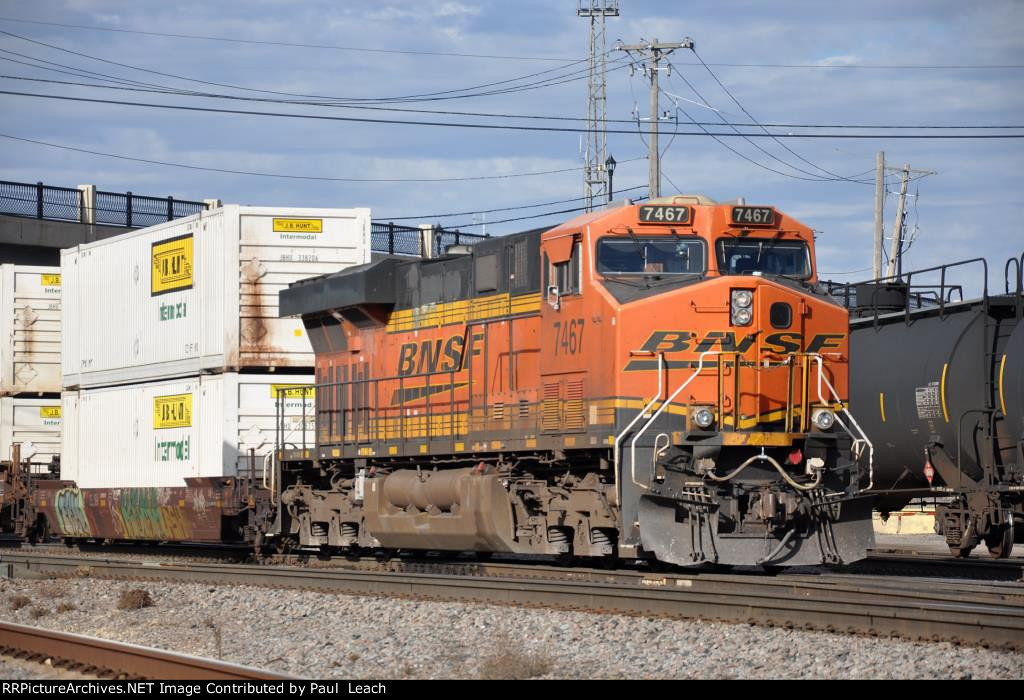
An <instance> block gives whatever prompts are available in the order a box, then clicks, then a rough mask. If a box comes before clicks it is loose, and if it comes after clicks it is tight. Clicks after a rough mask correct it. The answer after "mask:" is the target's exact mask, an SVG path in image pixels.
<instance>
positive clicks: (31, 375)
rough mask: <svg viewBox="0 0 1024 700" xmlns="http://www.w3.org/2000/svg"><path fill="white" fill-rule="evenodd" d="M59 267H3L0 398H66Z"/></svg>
mask: <svg viewBox="0 0 1024 700" xmlns="http://www.w3.org/2000/svg"><path fill="white" fill-rule="evenodd" d="M60 298H61V277H60V268H59V267H37V266H29V265H0V395H4V396H10V395H14V394H50V393H60V389H61V374H60V373H61V362H60V346H61V333H60V325H61V318H60Z"/></svg>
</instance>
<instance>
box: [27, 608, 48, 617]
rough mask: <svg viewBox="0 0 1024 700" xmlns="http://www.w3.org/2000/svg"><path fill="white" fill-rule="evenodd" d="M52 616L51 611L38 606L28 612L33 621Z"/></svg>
mask: <svg viewBox="0 0 1024 700" xmlns="http://www.w3.org/2000/svg"><path fill="white" fill-rule="evenodd" d="M49 614H50V611H49V610H47V609H46V608H44V607H41V606H38V605H37V606H36V607H34V608H32V609H31V610H29V611H28V616H29V617H30V618H32V619H33V620H38V619H39V618H41V617H46V616H47V615H49Z"/></svg>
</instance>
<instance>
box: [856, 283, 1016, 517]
mask: <svg viewBox="0 0 1024 700" xmlns="http://www.w3.org/2000/svg"><path fill="white" fill-rule="evenodd" d="M1016 304H1017V302H1016V301H1015V299H1014V298H1013V297H1012V296H1007V297H989V299H988V300H987V303H986V302H985V301H983V300H977V301H967V302H961V303H957V304H948V305H946V306H945V307H944V308H941V309H940V308H938V307H937V306H936V307H930V308H924V309H918V310H915V311H912V312H910V314H909V316H908V315H906V314H904V312H903V311H900V312H897V313H889V314H881V315H877V316H876V315H873V314H872V315H870V316H866V317H864V318H859V319H857V318H855V319H853V320H851V331H850V358H851V360H850V405H851V412H852V413H853V414H854V415H855V416H857V419H858V420H859V421H860V423H861V427H862V428H863V429H864V431H865V432H866V433H867V435H868V437H869V438H870V439H871V441H872V442H873V443H874V448H875V458H874V464H875V467H874V489H875V490H881V491H884V490H892V491H897V490H898V491H900V492H903V493H896V494H890V495H886V496H884V497H882V498H881V499H880V500H879V501H877V502H876V506H875V507H876V509H878V510H881V511H889V510H894V509H897V508H900V507H902V506H903V505H904V504H905V503H906V502H908V501H909V500H910V499H911V498H912V497H913V495H914V494H911V493H909V491H910V490H913V489H928V488H929V482H928V478H927V475H926V471H929V470H928V469H927V468H928V466H930V467H931V469H933V470H934V472H933V482H934V485H936V486H943V485H944V486H950V487H953V488H956V487H957V486H958V483H961V482H962V480H963V478H964V477H966V478H967V479H968V480H977V479H980V478H981V477H982V474H983V464H984V460H985V459H987V457H986V451H985V446H984V445H983V444H982V436H983V433H984V430H983V429H984V427H985V422H986V421H989V420H992V419H993V416H996V417H998V416H999V415H1000V414H998V413H994V411H995V410H996V409H1000V410H1003V409H1002V405H1004V404H1005V412H1006V415H1007V419H1006V420H1005V421H1003V422H1002V425H1000V426H998V428H997V430H998V432H999V433H1000V434H1001V435H1003V436H1006V437H1010V436H1009V435H1007V432H1008V431H1010V432H1012V433H1013V435H1014V436H1015V437H1016V439H1018V440H1019V439H1020V433H1021V431H1022V429H1024V415H1022V414H1024V397H1022V384H1024V331H1022V328H1024V324H1022V323H1020V322H1019V321H1018V320H1017V318H1016V308H1017V307H1016ZM1004 358H1005V359H1004ZM989 454H990V453H989ZM918 495H919V494H918Z"/></svg>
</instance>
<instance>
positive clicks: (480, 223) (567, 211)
mask: <svg viewBox="0 0 1024 700" xmlns="http://www.w3.org/2000/svg"><path fill="white" fill-rule="evenodd" d="M633 189H636V188H633ZM645 199H647V197H637V198H636V199H634V200H633V201H634V202H642V201H643V200H645ZM586 209H587V208H586V207H575V208H573V209H560V210H559V211H548V212H544V213H543V214H533V215H531V216H517V217H515V218H513V219H499V220H498V221H474V222H470V223H464V224H449V225H448V227H447V228H453V229H462V228H472V227H474V226H492V225H494V224H507V223H509V222H510V221H526V220H527V219H541V218H544V217H545V216H554V215H556V214H572V213H574V212H580V211H586ZM474 213H476V212H474Z"/></svg>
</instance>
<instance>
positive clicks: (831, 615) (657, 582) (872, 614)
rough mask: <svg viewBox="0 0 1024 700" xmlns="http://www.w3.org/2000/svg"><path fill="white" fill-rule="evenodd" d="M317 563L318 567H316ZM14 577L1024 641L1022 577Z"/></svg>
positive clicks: (562, 570) (91, 570)
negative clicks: (253, 589) (177, 584)
mask: <svg viewBox="0 0 1024 700" xmlns="http://www.w3.org/2000/svg"><path fill="white" fill-rule="evenodd" d="M317 566H319V568H314V567H317ZM0 573H2V575H5V576H9V577H41V578H50V577H61V576H83V575H87V576H91V577H96V578H109V579H118V580H135V581H177V582H190V583H204V584H218V585H252V586H270V587H280V588H293V589H300V590H310V591H320V592H329V593H341V594H350V595H379V596H391V597H402V598H412V599H428V600H449V601H464V602H471V603H487V604H499V605H513V606H527V607H530V606H532V607H549V608H558V609H571V610H585V611H593V612H605V613H620V614H623V613H624V614H634V615H644V616H655V617H656V616H665V617H672V618H699V619H710V620H719V621H723V622H733V623H748V624H759V625H769V626H783V627H795V628H802V629H813V630H825V631H830V632H839V633H851V634H868V635H875V636H883V637H889V636H892V637H903V638H908V639H914V640H929V641H952V642H958V643H963V644H974V645H982V646H987V647H993V648H1001V649H1013V650H1018V651H1020V650H1024V585H1022V584H1020V583H1006V582H991V581H985V582H978V581H958V580H949V579H939V578H931V577H923V578H922V577H914V578H910V577H902V576H900V577H894V576H878V575H864V574H857V573H845V572H841V571H840V572H835V573H831V572H827V573H812V574H808V573H785V574H780V575H778V576H764V575H753V574H732V573H729V574H723V573H716V572H694V573H690V572H679V571H673V572H671V573H650V572H641V571H635V570H616V571H606V570H601V569H584V568H566V567H557V566H547V565H539V564H536V563H532V564H530V563H518V562H476V561H472V562H464V561H454V562H453V561H447V562H437V563H434V562H430V561H429V560H422V559H421V560H416V561H403V560H391V561H388V562H383V563H382V562H377V561H373V560H358V561H348V562H346V561H344V560H341V561H337V560H330V561H329V562H315V561H314V562H312V563H311V565H308V566H306V567H297V566H276V565H274V566H270V565H248V564H224V563H219V562H218V563H205V562H184V563H178V562H167V561H157V560H141V561H140V560H134V561H133V560H116V559H104V558H95V557H85V556H74V555H72V556H55V555H47V554H32V553H22V552H18V553H13V552H12V553H6V552H5V553H3V554H2V556H0Z"/></svg>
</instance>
